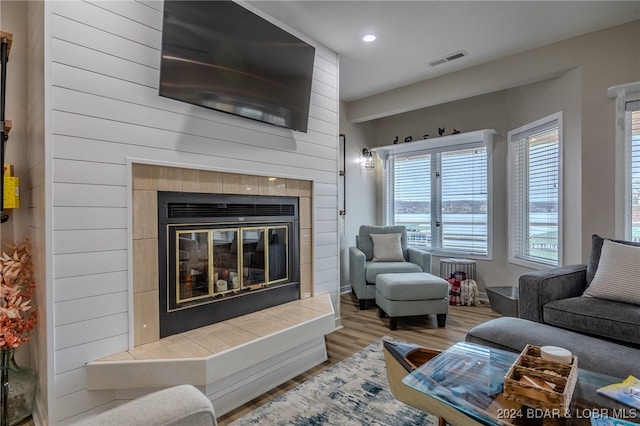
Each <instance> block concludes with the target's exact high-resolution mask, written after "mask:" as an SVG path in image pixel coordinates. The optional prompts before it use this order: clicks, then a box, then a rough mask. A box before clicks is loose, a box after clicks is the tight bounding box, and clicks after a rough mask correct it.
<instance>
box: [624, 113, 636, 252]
mask: <svg viewBox="0 0 640 426" xmlns="http://www.w3.org/2000/svg"><path fill="white" fill-rule="evenodd" d="M625 109H627V117H628V120H629V125H628V126H627V128H628V129H630V134H629V136H628V139H627V141H628V142H627V152H628V153H629V155H628V164H629V174H630V176H628V182H629V183H628V187H629V192H628V197H629V198H630V199H629V198H628V199H627V200H628V201H627V203H628V206H629V210H630V218H629V219H628V227H629V228H630V229H629V230H628V234H630V235H628V237H629V238H630V239H631V240H632V241H640V101H634V102H627V103H626V105H625ZM629 210H627V211H629Z"/></svg>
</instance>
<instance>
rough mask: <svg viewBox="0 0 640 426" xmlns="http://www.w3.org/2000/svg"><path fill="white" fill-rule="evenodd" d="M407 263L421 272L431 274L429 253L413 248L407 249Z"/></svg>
mask: <svg viewBox="0 0 640 426" xmlns="http://www.w3.org/2000/svg"><path fill="white" fill-rule="evenodd" d="M407 255H408V256H409V262H411V263H415V264H416V265H419V266H420V267H421V268H422V272H427V273H431V253H429V252H427V251H424V250H421V249H417V248H414V247H408V248H407Z"/></svg>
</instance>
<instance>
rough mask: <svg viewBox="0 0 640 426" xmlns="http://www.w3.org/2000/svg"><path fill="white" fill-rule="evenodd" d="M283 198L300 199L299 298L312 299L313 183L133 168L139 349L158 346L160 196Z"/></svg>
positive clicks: (135, 309)
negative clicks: (195, 194)
mask: <svg viewBox="0 0 640 426" xmlns="http://www.w3.org/2000/svg"><path fill="white" fill-rule="evenodd" d="M158 191H175V192H199V193H212V194H243V195H281V196H293V197H298V198H299V216H300V217H299V223H300V234H299V235H300V295H301V298H306V297H310V296H312V293H313V292H312V288H313V286H312V270H313V268H312V256H311V247H312V241H311V238H312V235H313V233H312V223H313V222H312V216H311V215H312V183H311V182H310V181H306V180H296V179H285V178H277V177H269V176H255V175H244V174H235V173H225V172H215V171H206V170H194V169H186V168H178V167H166V166H156V165H147V164H139V163H134V164H133V165H132V192H133V194H132V195H133V223H132V234H133V325H134V347H137V346H140V345H143V344H147V343H152V342H156V341H158V340H159V336H160V327H159V301H158V297H159V295H158V282H159V280H158V218H157V192H158Z"/></svg>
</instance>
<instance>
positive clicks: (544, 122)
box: [507, 111, 564, 269]
mask: <svg viewBox="0 0 640 426" xmlns="http://www.w3.org/2000/svg"><path fill="white" fill-rule="evenodd" d="M554 122H557V127H558V260H557V262H553V261H549V262H545V261H542V260H541V261H537V260H536V259H534V258H530V257H526V258H523V257H518V253H520V252H521V249H522V248H519V247H517V244H516V241H515V240H514V238H515V236H516V235H519V233H520V230H519V229H517V228H518V227H519V224H518V223H517V220H516V218H515V217H514V216H515V215H514V210H513V209H514V207H515V206H516V202H517V200H515V197H516V196H515V194H514V187H513V185H514V179H515V176H514V166H513V155H514V150H515V149H516V148H515V147H514V145H515V143H516V142H517V140H521V139H517V140H512V139H514V138H515V137H516V136H518V135H522V134H525V135H526V134H530V133H533V132H535V130H536V129H544V128H545V127H549V128H551V127H553V123H554ZM563 139H564V132H563V122H562V111H559V112H557V113H554V114H551V115H548V116H546V117H543V118H540V119H538V120H536V121H533V122H531V123H527V124H525V125H523V126H520V127H518V128H516V129H513V130H510V131H508V132H507V145H508V148H507V206H508V212H507V217H508V226H507V228H508V236H507V252H508V262H509V263H512V264H515V265H519V266H524V267H527V268H531V269H547V268H550V267H555V266H561V265H563V247H564V242H563V240H564V233H563V211H564V209H563V198H564V197H563V186H564V185H563ZM527 176H528V174H527ZM527 214H528V211H527Z"/></svg>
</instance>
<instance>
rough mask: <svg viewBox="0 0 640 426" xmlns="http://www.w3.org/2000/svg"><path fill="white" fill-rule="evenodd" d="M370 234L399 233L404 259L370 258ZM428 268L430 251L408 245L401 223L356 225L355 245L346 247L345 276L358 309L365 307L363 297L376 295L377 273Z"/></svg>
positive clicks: (422, 270)
mask: <svg viewBox="0 0 640 426" xmlns="http://www.w3.org/2000/svg"><path fill="white" fill-rule="evenodd" d="M371 234H402V236H401V239H400V242H401V245H402V254H403V257H404V261H401V262H376V261H373V239H372V238H371ZM405 272H427V273H430V272H431V254H430V253H427V252H426V251H423V250H419V249H416V248H412V247H409V246H408V244H407V230H406V228H405V227H404V226H368V225H363V226H361V227H360V230H359V232H358V235H356V245H355V246H353V247H349V278H350V283H351V290H352V291H353V293H354V294H355V295H356V297H357V298H358V303H359V307H360V309H365V308H366V303H367V301H373V300H375V298H376V286H375V283H376V277H377V276H378V275H379V274H389V273H405Z"/></svg>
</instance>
